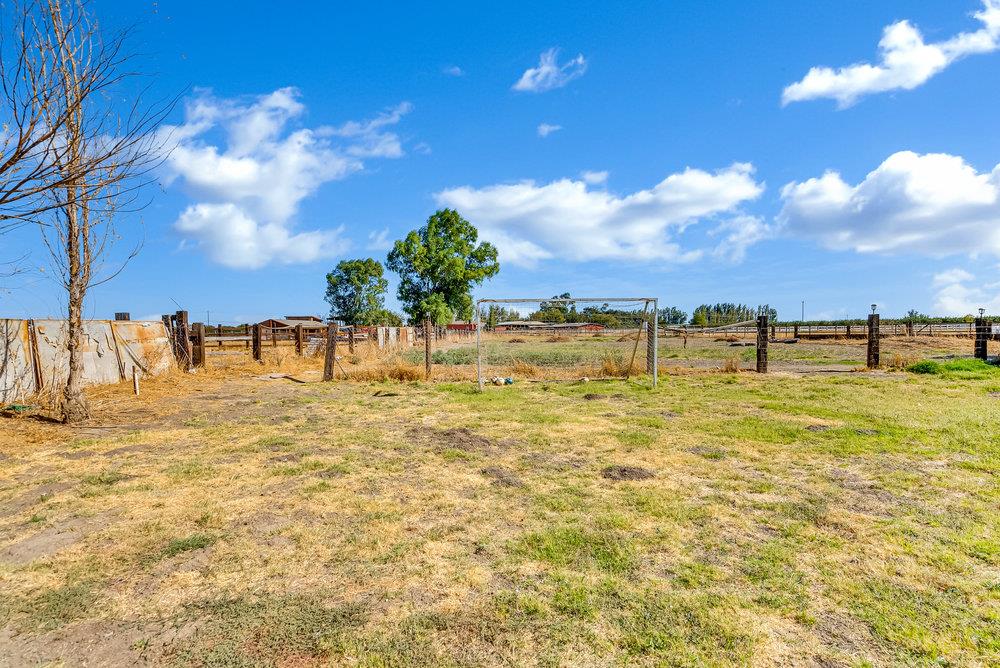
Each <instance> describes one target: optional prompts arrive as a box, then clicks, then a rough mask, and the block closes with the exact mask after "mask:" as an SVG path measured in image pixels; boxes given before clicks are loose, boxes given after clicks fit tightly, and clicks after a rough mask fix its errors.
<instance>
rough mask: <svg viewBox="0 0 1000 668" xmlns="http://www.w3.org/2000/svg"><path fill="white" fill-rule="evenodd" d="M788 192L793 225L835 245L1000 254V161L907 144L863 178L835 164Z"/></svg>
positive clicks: (785, 208)
mask: <svg viewBox="0 0 1000 668" xmlns="http://www.w3.org/2000/svg"><path fill="white" fill-rule="evenodd" d="M781 197H782V200H783V205H782V209H781V212H780V213H779V215H778V220H779V222H780V223H781V224H782V225H783V226H784V227H785V228H786V231H788V232H791V233H792V234H797V235H800V236H807V237H813V238H816V239H819V240H820V242H821V243H823V244H824V245H825V246H827V247H828V248H833V249H837V250H854V251H857V252H862V253H865V252H894V251H896V252H914V253H920V254H925V255H931V256H944V255H949V254H954V253H967V254H970V255H971V254H977V253H988V254H993V255H997V256H1000V165H998V166H997V167H995V168H994V169H993V171H991V172H985V173H979V172H977V171H976V170H975V169H974V168H973V167H972V166H970V165H969V164H967V163H966V162H965V161H964V160H963V159H962V158H960V157H958V156H953V155H947V154H943V153H929V154H924V155H921V154H917V153H913V152H912V151H901V152H899V153H895V154H893V155H891V156H889V157H888V158H887V159H886V160H885V162H883V163H882V164H881V165H879V166H878V167H877V168H876V169H875V170H874V171H872V172H871V173H869V174H868V175H867V176H866V177H865V178H864V180H863V181H861V182H860V183H858V184H856V185H851V184H848V183H847V182H845V181H844V179H843V178H842V177H841V175H840V174H839V173H837V172H834V171H829V172H827V173H825V174H824V175H823V176H821V177H818V178H813V179H809V180H807V181H803V182H801V183H798V182H793V183H789V184H788V185H786V186H785V187H784V188H783V189H782V191H781Z"/></svg>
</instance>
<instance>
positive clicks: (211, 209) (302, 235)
mask: <svg viewBox="0 0 1000 668" xmlns="http://www.w3.org/2000/svg"><path fill="white" fill-rule="evenodd" d="M175 227H176V229H177V231H178V232H180V233H181V234H183V235H185V236H187V237H191V238H194V239H197V240H198V243H199V245H201V246H202V247H204V249H205V251H206V252H207V253H208V256H209V257H210V258H211V259H212V260H213V261H215V262H218V263H219V264H221V265H223V266H226V267H232V268H234V269H259V268H260V267H263V266H265V265H267V264H270V263H272V262H274V263H278V264H295V263H300V262H312V261H314V260H319V259H321V258H325V257H332V256H334V255H339V254H340V253H343V252H344V251H345V250H347V248H348V246H349V244H348V243H347V241H346V240H344V239H343V238H342V237H341V233H342V232H343V228H338V229H336V230H329V231H328V230H322V231H321V230H315V231H312V232H299V233H297V234H292V233H291V232H290V231H289V230H288V228H287V227H286V226H284V225H282V224H279V223H260V222H258V221H257V220H255V219H253V218H251V217H250V216H249V215H247V214H246V213H245V212H244V211H243V210H242V209H240V208H239V207H238V206H236V205H235V204H232V203H228V202H227V203H225V204H194V205H192V206H189V207H188V208H187V209H185V210H184V212H183V213H182V214H181V215H180V217H179V218H178V219H177V223H176V225H175Z"/></svg>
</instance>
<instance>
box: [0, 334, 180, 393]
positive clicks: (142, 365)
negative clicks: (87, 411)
mask: <svg viewBox="0 0 1000 668" xmlns="http://www.w3.org/2000/svg"><path fill="white" fill-rule="evenodd" d="M29 323H31V324H33V326H34V332H32V330H31V324H29ZM66 330H67V325H66V321H65V320H34V321H28V320H0V401H3V402H5V403H10V402H12V401H17V400H20V399H24V398H25V397H28V396H30V395H32V394H34V393H35V391H36V390H37V382H36V377H37V378H40V380H41V387H42V390H51V389H54V388H59V387H61V386H62V385H64V384H65V383H66V376H67V374H68V373H69V354H68V353H67V352H66V337H67V335H66ZM83 332H84V334H83V383H84V384H85V385H102V384H111V383H117V382H119V381H121V380H122V379H127V378H131V377H132V372H133V370H136V371H137V372H138V373H139V374H141V375H143V376H146V375H156V374H159V373H163V372H164V371H166V370H168V369H169V368H170V367H171V366H172V365H173V364H174V357H173V350H172V347H171V345H170V340H169V336H168V334H167V329H166V327H165V326H164V325H163V323H162V322H137V321H129V322H112V321H110V320H88V321H84V323H83ZM32 336H33V338H34V345H32ZM33 351H34V354H33Z"/></svg>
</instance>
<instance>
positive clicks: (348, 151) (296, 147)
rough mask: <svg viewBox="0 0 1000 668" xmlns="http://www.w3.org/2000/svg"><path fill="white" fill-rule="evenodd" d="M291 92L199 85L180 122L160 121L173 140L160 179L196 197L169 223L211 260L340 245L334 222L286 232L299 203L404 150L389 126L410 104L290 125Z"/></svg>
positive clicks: (315, 253) (298, 111)
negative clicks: (239, 94)
mask: <svg viewBox="0 0 1000 668" xmlns="http://www.w3.org/2000/svg"><path fill="white" fill-rule="evenodd" d="M299 98H300V95H299V92H298V91H297V90H296V89H295V88H281V89H278V90H276V91H274V92H273V93H269V94H267V95H261V96H258V97H255V98H250V99H220V98H216V97H214V96H213V95H212V94H211V93H210V92H208V91H199V92H198V94H196V95H195V96H194V97H193V98H192V99H190V100H188V101H187V103H186V104H185V115H184V122H183V123H182V124H181V125H178V126H168V127H164V128H163V129H162V132H163V133H164V136H165V137H167V138H168V140H167V141H169V142H170V143H171V145H172V150H171V152H170V153H169V155H168V157H167V160H166V163H165V165H164V168H165V170H166V174H165V182H166V183H167V184H169V183H171V182H173V181H180V182H181V183H182V184H183V185H184V187H185V188H186V189H187V190H188V192H189V193H190V194H191V195H192V196H193V197H194V198H195V200H196V203H195V204H192V205H191V206H189V207H187V208H186V209H185V210H184V211H183V212H182V213H181V214H180V216H179V217H178V219H177V221H176V223H175V226H174V227H175V229H176V230H177V232H179V233H180V234H181V235H182V236H183V237H184V239H186V240H191V241H193V242H194V243H195V245H196V246H197V247H200V248H201V249H203V250H204V251H205V252H206V253H207V254H208V256H209V257H210V258H211V259H212V260H213V261H215V262H217V263H219V264H222V265H224V266H227V267H233V268H239V269H256V268H260V267H263V266H266V265H268V264H271V263H278V264H294V263H302V262H311V261H314V260H317V259H320V258H325V257H331V256H335V255H338V254H340V253H342V252H344V250H346V248H347V247H348V242H347V241H346V240H345V239H344V238H343V229H342V228H336V229H317V230H312V231H306V232H296V231H294V222H293V221H294V216H295V214H296V213H297V211H298V208H299V204H300V203H301V202H302V200H304V199H305V198H307V197H309V196H310V195H312V194H313V193H315V192H316V191H317V190H318V189H319V187H320V186H321V185H322V184H324V183H326V182H328V181H334V180H338V179H343V178H346V177H347V176H349V175H350V174H353V173H355V172H358V171H360V170H362V169H364V166H365V161H366V160H369V159H374V158H398V157H400V156H402V155H403V153H404V151H403V148H402V144H401V142H400V140H399V138H398V137H397V136H396V135H395V133H393V132H391V131H390V130H389V128H390V127H391V126H394V125H396V124H397V123H399V122H400V120H401V119H402V117H403V116H404V115H405V114H406V113H408V112H409V111H410V108H411V107H410V105H409V103H403V104H400V105H398V106H396V107H394V108H392V109H389V110H387V111H385V112H383V113H381V114H378V115H376V116H375V117H374V118H372V119H369V120H366V121H352V122H349V123H345V124H343V125H341V126H339V127H317V128H304V127H295V122H296V121H297V120H298V119H299V118H300V117H301V116H302V115H303V114H304V112H305V106H304V105H303V104H302V103H301V102H300V101H299ZM219 130H221V133H220V132H218V131H219ZM217 138H218V139H221V140H222V141H221V142H220V141H218V139H217Z"/></svg>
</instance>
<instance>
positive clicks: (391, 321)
mask: <svg viewBox="0 0 1000 668" xmlns="http://www.w3.org/2000/svg"><path fill="white" fill-rule="evenodd" d="M364 324H366V325H380V326H382V327H402V326H403V319H402V318H401V317H400V315H399V314H398V313H395V312H394V311H390V310H389V309H387V308H380V309H376V310H374V311H372V312H371V317H370V318H369V322H366V323H364Z"/></svg>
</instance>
